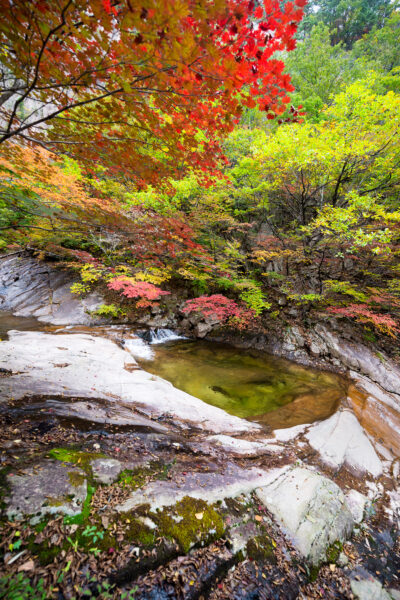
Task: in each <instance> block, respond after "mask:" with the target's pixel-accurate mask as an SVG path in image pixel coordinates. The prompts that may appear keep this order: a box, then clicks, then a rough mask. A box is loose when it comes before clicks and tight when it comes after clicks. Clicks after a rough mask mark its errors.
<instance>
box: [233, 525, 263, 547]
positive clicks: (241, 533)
mask: <svg viewBox="0 0 400 600" xmlns="http://www.w3.org/2000/svg"><path fill="white" fill-rule="evenodd" d="M258 534H259V530H258V528H257V526H256V524H255V523H254V521H248V522H247V523H240V524H239V525H236V526H235V527H231V528H230V529H229V541H230V543H231V550H232V553H233V554H237V553H238V552H240V551H241V550H244V549H245V548H246V546H247V543H248V542H249V540H251V539H252V538H255V537H256V536H257V535H258Z"/></svg>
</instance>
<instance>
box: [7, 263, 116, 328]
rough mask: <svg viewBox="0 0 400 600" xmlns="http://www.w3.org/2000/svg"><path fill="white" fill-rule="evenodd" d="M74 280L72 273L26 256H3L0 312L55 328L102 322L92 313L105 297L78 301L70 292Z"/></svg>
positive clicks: (93, 295)
mask: <svg viewBox="0 0 400 600" xmlns="http://www.w3.org/2000/svg"><path fill="white" fill-rule="evenodd" d="M74 281H75V277H74V276H73V275H72V274H71V272H70V271H67V270H61V269H57V268H55V267H54V266H52V265H51V263H48V262H44V261H39V260H36V259H34V258H31V257H29V256H27V255H23V254H21V255H16V256H9V257H4V258H1V257H0V309H2V310H9V311H12V312H14V314H15V315H17V316H21V317H36V318H37V319H38V320H39V321H43V322H45V323H52V324H54V325H64V324H68V325H75V324H80V325H89V324H92V323H95V322H101V321H102V319H99V318H95V317H93V316H92V315H91V314H90V313H91V311H94V310H96V309H97V308H98V307H99V306H100V305H101V304H103V302H104V301H103V298H102V297H101V296H100V295H99V294H97V293H96V292H93V293H91V294H88V295H87V296H86V297H85V298H83V299H81V298H78V297H77V296H76V295H74V294H72V293H71V289H70V288H71V285H72V283H74Z"/></svg>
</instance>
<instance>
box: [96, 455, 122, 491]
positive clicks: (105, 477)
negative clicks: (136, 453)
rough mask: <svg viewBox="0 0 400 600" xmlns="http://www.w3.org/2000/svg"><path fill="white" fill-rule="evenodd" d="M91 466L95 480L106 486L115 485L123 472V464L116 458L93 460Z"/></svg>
mask: <svg viewBox="0 0 400 600" xmlns="http://www.w3.org/2000/svg"><path fill="white" fill-rule="evenodd" d="M90 466H91V467H92V473H93V477H94V480H95V481H97V483H103V484H105V485H110V484H111V483H114V481H116V480H117V479H118V476H119V474H120V473H121V471H122V465H121V463H120V462H119V460H115V459H114V458H96V459H95V460H92V462H91V463H90Z"/></svg>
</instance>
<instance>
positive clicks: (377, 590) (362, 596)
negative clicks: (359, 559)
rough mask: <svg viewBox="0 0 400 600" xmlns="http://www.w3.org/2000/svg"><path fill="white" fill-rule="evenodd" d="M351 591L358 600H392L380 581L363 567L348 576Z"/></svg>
mask: <svg viewBox="0 0 400 600" xmlns="http://www.w3.org/2000/svg"><path fill="white" fill-rule="evenodd" d="M350 585H351V591H352V592H353V594H354V596H355V597H356V598H357V599H358V600H393V597H392V596H391V595H390V594H389V593H388V592H387V591H386V590H385V589H384V588H383V586H382V584H381V583H380V581H378V580H377V579H375V577H372V575H371V574H370V573H369V572H368V571H366V569H364V568H363V567H358V568H357V569H356V570H355V571H353V572H352V573H351V574H350Z"/></svg>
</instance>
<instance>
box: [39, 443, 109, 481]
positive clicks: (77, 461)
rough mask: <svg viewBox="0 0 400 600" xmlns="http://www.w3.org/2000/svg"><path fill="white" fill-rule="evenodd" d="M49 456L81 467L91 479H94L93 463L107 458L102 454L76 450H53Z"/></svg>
mask: <svg viewBox="0 0 400 600" xmlns="http://www.w3.org/2000/svg"><path fill="white" fill-rule="evenodd" d="M49 456H50V457H51V458H55V459H56V460H60V461H61V462H66V463H71V464H73V465H76V466H78V467H80V468H81V469H83V470H84V471H85V473H86V474H87V475H88V476H89V477H90V478H92V469H91V466H90V463H91V461H92V460H96V458H107V457H106V455H105V454H102V453H101V452H84V451H82V450H77V449H74V448H53V450H50V452H49Z"/></svg>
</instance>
